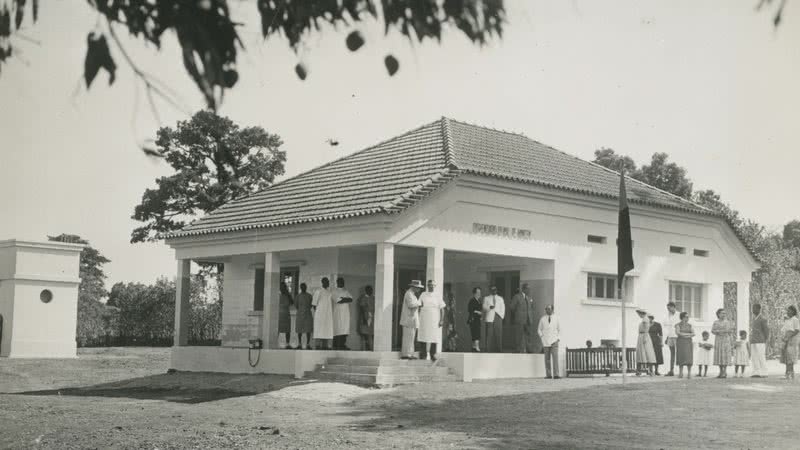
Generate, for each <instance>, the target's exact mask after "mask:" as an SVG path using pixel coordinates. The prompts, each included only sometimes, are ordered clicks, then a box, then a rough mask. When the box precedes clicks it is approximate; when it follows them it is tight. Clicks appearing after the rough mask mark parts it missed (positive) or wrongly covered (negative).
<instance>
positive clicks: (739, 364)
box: [733, 330, 750, 378]
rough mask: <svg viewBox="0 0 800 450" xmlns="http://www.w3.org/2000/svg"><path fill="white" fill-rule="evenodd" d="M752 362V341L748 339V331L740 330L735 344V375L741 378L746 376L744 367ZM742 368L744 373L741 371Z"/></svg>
mask: <svg viewBox="0 0 800 450" xmlns="http://www.w3.org/2000/svg"><path fill="white" fill-rule="evenodd" d="M748 364H750V342H748V341H747V331H744V330H742V331H740V332H739V340H738V341H736V343H735V344H733V365H734V370H735V373H734V376H736V377H738V378H741V377H743V376H744V367H745V366H747V365H748ZM740 368H741V370H742V373H739V369H740Z"/></svg>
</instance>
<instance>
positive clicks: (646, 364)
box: [636, 309, 656, 375]
mask: <svg viewBox="0 0 800 450" xmlns="http://www.w3.org/2000/svg"><path fill="white" fill-rule="evenodd" d="M636 314H638V315H639V317H640V318H641V319H642V321H641V323H639V339H638V340H637V341H636V375H641V373H640V371H641V370H642V369H644V371H645V372H646V373H647V374H648V375H653V372H652V369H653V367H654V366H655V364H656V352H655V350H654V349H653V341H652V340H651V339H650V319H648V318H647V311H645V310H643V309H637V310H636Z"/></svg>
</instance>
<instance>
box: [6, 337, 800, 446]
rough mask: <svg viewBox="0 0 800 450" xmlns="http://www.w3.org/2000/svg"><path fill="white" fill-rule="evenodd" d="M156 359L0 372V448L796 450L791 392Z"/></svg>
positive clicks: (743, 383) (110, 358) (126, 352)
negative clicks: (395, 375) (406, 381)
mask: <svg viewBox="0 0 800 450" xmlns="http://www.w3.org/2000/svg"><path fill="white" fill-rule="evenodd" d="M168 352H169V349H138V348H132V349H97V350H85V351H82V352H81V355H80V358H78V359H77V360H66V361H64V360H60V361H46V360H7V359H0V448H59V449H60V448H151V449H152V448H159V449H166V448H319V449H328V448H342V447H354V448H355V447H357V448H361V449H364V448H487V447H488V448H795V447H796V444H795V436H796V432H795V429H796V424H795V422H796V420H795V417H796V414H797V410H798V407H797V405H798V401H800V383H798V384H794V383H787V382H785V381H782V380H779V379H777V378H776V377H772V378H769V379H767V380H753V379H750V378H745V379H727V380H715V379H711V378H708V379H699V380H694V379H693V380H677V379H665V378H656V379H634V380H633V382H632V383H631V385H630V386H627V387H625V388H622V387H621V386H620V385H619V382H620V380H619V378H613V377H612V378H610V379H607V378H593V379H566V380H559V381H555V382H553V381H550V382H548V381H545V380H504V381H492V382H489V381H481V382H474V383H442V384H429V385H421V386H404V387H400V388H395V389H387V390H373V389H363V388H360V387H355V386H349V385H342V384H335V383H317V382H314V381H313V380H302V381H301V380H292V379H290V378H289V377H281V376H268V375H262V376H250V375H247V376H242V375H222V374H196V373H178V374H166V373H165V372H166V368H167V366H168V354H169V353H168Z"/></svg>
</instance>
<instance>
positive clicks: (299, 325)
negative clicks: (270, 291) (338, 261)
mask: <svg viewBox="0 0 800 450" xmlns="http://www.w3.org/2000/svg"><path fill="white" fill-rule="evenodd" d="M321 284H322V287H321V288H320V289H317V290H316V291H315V292H314V295H311V294H309V293H308V292H307V290H308V287H307V286H306V284H305V283H300V293H298V294H297V297H296V298H292V295H291V292H289V288H288V286H287V285H286V283H285V282H282V283H281V285H280V294H281V295H280V301H279V307H278V333H279V334H283V335H285V337H286V348H288V349H295V348H293V347H291V346H290V344H289V342H290V336H291V332H292V329H291V328H292V319H291V307H292V306H294V307H295V308H296V309H297V315H296V318H295V333H297V337H298V346H297V347H296V349H298V350H311V336H312V333H313V336H314V339H315V340H316V341H317V345H316V349H317V350H330V349H333V350H350V348H349V347H347V337H348V335H349V334H350V304H352V303H353V302H354V300H353V296H352V295H351V294H350V292H349V291H348V290H347V289H346V288H345V281H344V278H342V277H339V278H337V279H336V287H335V288H331V286H330V280H329V279H328V278H327V277H324V278H322V280H321ZM355 304H356V307H357V308H358V324H357V330H358V333H359V335H360V336H361V346H362V350H372V337H373V335H374V316H375V297H374V296H373V289H372V286H366V287H365V288H364V294H363V295H362V296H361V297H359V298H358V300H357V301H355ZM303 338H305V339H303ZM304 341H305V345H304V344H303V342H304Z"/></svg>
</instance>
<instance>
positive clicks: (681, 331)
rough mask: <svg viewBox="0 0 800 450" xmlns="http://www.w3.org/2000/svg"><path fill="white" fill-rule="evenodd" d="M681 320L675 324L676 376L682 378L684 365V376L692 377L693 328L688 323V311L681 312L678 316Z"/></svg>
mask: <svg viewBox="0 0 800 450" xmlns="http://www.w3.org/2000/svg"><path fill="white" fill-rule="evenodd" d="M679 317H680V319H681V321H680V322H678V323H677V324H676V325H675V334H677V335H678V338H677V339H676V340H675V365H677V366H678V378H683V367H684V366H686V378H692V363H693V362H694V349H693V348H692V338H693V337H694V329H693V328H692V324H690V323H689V313H687V312H686V311H684V312H682V313H681V315H680V316H679Z"/></svg>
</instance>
